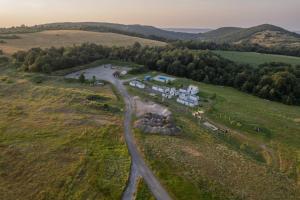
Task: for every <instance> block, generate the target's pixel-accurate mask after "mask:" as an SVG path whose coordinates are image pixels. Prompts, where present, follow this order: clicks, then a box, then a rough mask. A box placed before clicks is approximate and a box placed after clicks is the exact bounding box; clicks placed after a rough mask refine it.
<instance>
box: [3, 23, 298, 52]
mask: <svg viewBox="0 0 300 200" xmlns="http://www.w3.org/2000/svg"><path fill="white" fill-rule="evenodd" d="M58 29H76V30H86V31H97V32H114V33H120V34H126V35H132V36H137V37H146V38H150V39H155V40H198V41H212V42H216V43H234V44H239V43H243V44H247V43H248V44H259V45H262V46H265V47H272V46H278V45H280V46H286V47H290V46H292V47H295V46H299V47H300V35H299V34H297V33H295V32H290V31H287V30H285V29H283V28H281V27H278V26H274V25H270V24H263V25H259V26H255V27H251V28H239V27H223V28H219V29H216V30H207V29H175V28H171V29H160V28H156V27H153V26H143V25H124V24H113V23H101V22H76V23H72V22H64V23H51V24H43V25H36V26H32V27H17V28H8V29H0V33H18V32H33V31H42V30H58ZM207 31H208V32H207ZM198 32H199V33H198Z"/></svg>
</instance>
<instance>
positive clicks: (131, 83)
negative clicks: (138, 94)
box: [129, 81, 146, 89]
mask: <svg viewBox="0 0 300 200" xmlns="http://www.w3.org/2000/svg"><path fill="white" fill-rule="evenodd" d="M129 85H130V86H132V87H136V88H140V89H144V88H145V87H146V85H145V84H143V83H141V82H139V81H130V83H129Z"/></svg>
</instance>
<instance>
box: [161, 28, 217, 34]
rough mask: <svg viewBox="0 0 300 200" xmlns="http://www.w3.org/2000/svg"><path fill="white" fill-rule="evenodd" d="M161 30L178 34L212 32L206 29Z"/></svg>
mask: <svg viewBox="0 0 300 200" xmlns="http://www.w3.org/2000/svg"><path fill="white" fill-rule="evenodd" d="M163 30H166V31H173V32H179V33H195V34H197V33H206V32H209V31H212V29H208V28H163Z"/></svg>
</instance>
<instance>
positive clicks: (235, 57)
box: [213, 51, 300, 65]
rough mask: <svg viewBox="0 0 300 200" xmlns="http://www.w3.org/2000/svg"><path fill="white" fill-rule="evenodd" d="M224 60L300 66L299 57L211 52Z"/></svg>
mask: <svg viewBox="0 0 300 200" xmlns="http://www.w3.org/2000/svg"><path fill="white" fill-rule="evenodd" d="M213 52H215V53H217V54H219V55H221V56H223V57H224V58H227V59H229V60H232V61H234V62H237V63H244V64H251V65H260V64H263V63H266V62H284V63H288V64H292V65H300V58H299V57H292V56H282V55H272V54H262V53H255V52H237V51H213Z"/></svg>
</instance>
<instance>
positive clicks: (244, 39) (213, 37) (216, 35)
mask: <svg viewBox="0 0 300 200" xmlns="http://www.w3.org/2000/svg"><path fill="white" fill-rule="evenodd" d="M198 39H200V40H205V41H213V42H217V43H235V44H239V43H244V44H245V43H246V44H259V45H261V46H265V47H272V46H278V45H282V46H286V45H287V46H294V47H295V46H300V35H299V34H297V33H294V32H290V31H287V30H285V29H283V28H281V27H277V26H274V25H270V24H263V25H259V26H255V27H251V28H239V27H224V28H219V29H217V30H213V31H210V32H207V33H204V34H202V35H200V37H199V38H198Z"/></svg>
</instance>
